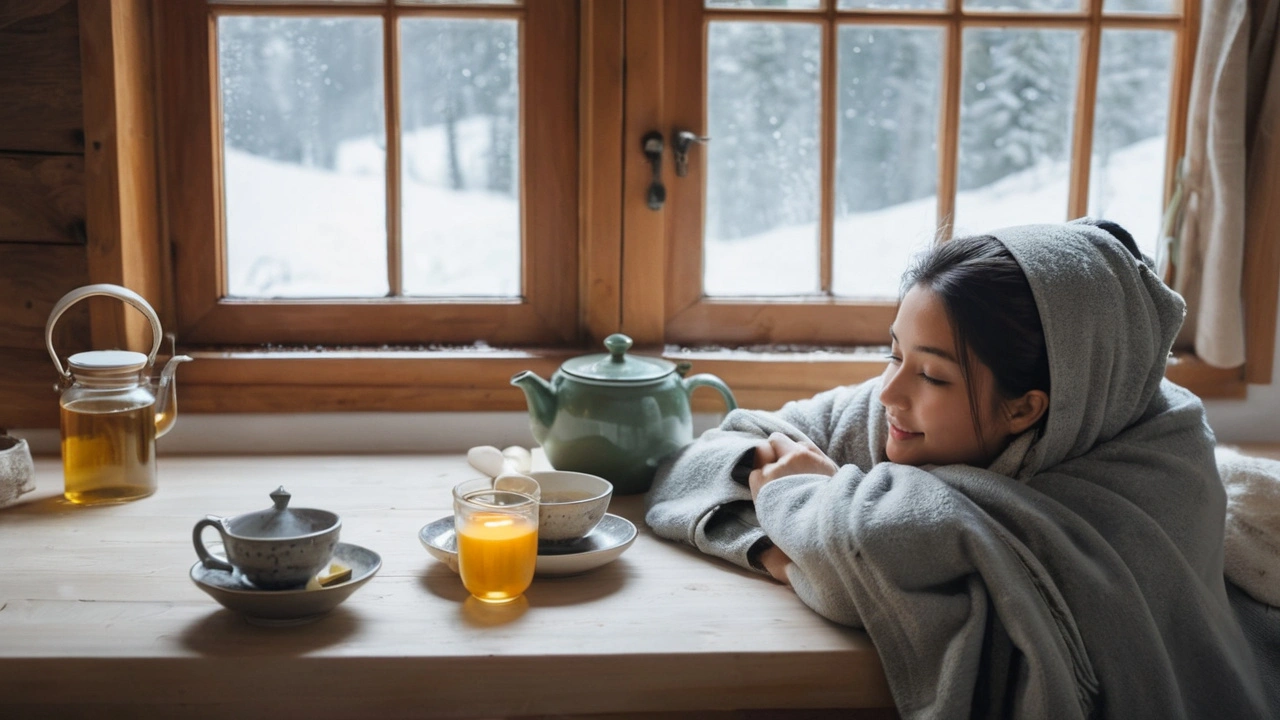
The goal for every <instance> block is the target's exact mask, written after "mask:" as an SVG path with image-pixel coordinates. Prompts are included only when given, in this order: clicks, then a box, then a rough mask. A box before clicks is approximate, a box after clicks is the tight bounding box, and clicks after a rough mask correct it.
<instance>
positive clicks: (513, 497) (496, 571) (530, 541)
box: [453, 478, 538, 603]
mask: <svg viewBox="0 0 1280 720" xmlns="http://www.w3.org/2000/svg"><path fill="white" fill-rule="evenodd" d="M453 528H454V532H455V534H456V535H457V536H458V574H459V575H461V576H462V584H463V585H464V586H465V587H466V588H467V591H468V592H470V593H471V594H472V595H474V596H475V598H476V599H477V600H481V601H483V602H487V603H505V602H510V601H512V600H515V599H516V598H518V597H520V595H521V594H522V593H524V591H525V590H526V589H527V588H528V587H529V584H530V583H532V582H533V570H534V566H535V565H537V562H538V501H537V500H536V499H535V498H534V497H533V496H531V495H528V494H525V493H521V492H515V491H514V490H494V489H493V488H492V487H491V486H490V485H489V481H488V478H484V479H483V481H480V482H477V481H475V480H472V481H468V482H464V483H461V484H459V485H457V486H456V487H454V488H453Z"/></svg>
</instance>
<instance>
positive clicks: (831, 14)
mask: <svg viewBox="0 0 1280 720" xmlns="http://www.w3.org/2000/svg"><path fill="white" fill-rule="evenodd" d="M826 14H827V17H826V21H825V22H824V23H823V27H822V38H823V39H822V81H821V82H822V87H821V91H822V96H821V98H822V99H821V103H822V108H821V112H822V115H821V117H822V122H821V128H820V129H821V132H822V142H821V143H820V147H821V148H822V152H821V155H820V162H821V171H820V172H821V178H822V179H821V188H822V189H821V202H822V207H821V208H820V209H819V212H818V217H819V220H818V242H819V250H818V262H819V269H818V272H819V275H818V277H819V279H820V282H821V286H820V288H821V291H822V294H824V295H829V294H831V272H832V270H831V262H832V258H831V256H832V253H833V243H834V241H835V217H836V214H835V203H836V190H835V182H836V181H835V177H836V153H838V152H840V148H839V146H837V145H836V112H837V110H836V81H837V80H838V79H839V78H838V77H837V76H836V62H837V57H838V53H837V45H836V43H837V42H838V40H839V34H838V26H837V25H836V11H835V0H828V2H827V11H826Z"/></svg>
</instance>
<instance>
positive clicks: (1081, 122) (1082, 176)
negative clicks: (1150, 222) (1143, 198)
mask: <svg viewBox="0 0 1280 720" xmlns="http://www.w3.org/2000/svg"><path fill="white" fill-rule="evenodd" d="M1085 2H1086V5H1087V8H1088V13H1089V24H1088V25H1087V26H1086V27H1085V30H1084V33H1083V34H1082V35H1081V38H1080V75H1079V77H1078V84H1077V85H1076V112H1075V130H1074V132H1073V133H1072V140H1071V180H1070V183H1071V185H1070V189H1069V191H1068V194H1067V219H1070V218H1077V217H1081V216H1083V215H1087V214H1088V212H1089V170H1090V167H1089V163H1090V160H1091V158H1092V157H1093V115H1094V108H1095V106H1096V104H1097V103H1096V102H1095V98H1096V96H1097V93H1098V62H1099V56H1100V55H1101V53H1102V3H1103V0H1085Z"/></svg>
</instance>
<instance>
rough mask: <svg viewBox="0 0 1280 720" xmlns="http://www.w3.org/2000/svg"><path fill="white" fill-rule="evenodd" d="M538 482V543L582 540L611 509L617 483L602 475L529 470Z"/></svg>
mask: <svg viewBox="0 0 1280 720" xmlns="http://www.w3.org/2000/svg"><path fill="white" fill-rule="evenodd" d="M529 475H530V477H532V478H533V479H534V480H537V481H538V486H539V487H540V488H541V493H542V500H541V501H540V502H539V503H538V542H540V543H547V542H550V543H555V542H569V541H573V540H579V539H581V538H583V537H585V536H586V535H587V533H589V532H591V530H592V529H593V528H595V526H596V524H597V523H599V522H600V518H602V517H604V514H605V511H607V510H608V509H609V500H610V498H612V497H613V484H612V483H610V482H609V481H608V480H605V479H604V478H602V477H597V476H595V475H588V474H587V473H580V472H569V471H567V470H539V471H535V472H531V473H529Z"/></svg>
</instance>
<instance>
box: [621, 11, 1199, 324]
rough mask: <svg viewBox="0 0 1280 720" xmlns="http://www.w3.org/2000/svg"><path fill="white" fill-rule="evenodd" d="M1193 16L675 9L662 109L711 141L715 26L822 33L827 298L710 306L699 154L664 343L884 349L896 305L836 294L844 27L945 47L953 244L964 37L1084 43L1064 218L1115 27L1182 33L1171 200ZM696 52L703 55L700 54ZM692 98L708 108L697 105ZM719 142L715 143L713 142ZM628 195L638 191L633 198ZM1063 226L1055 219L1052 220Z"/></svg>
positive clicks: (678, 188)
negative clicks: (1012, 34) (980, 32)
mask: <svg viewBox="0 0 1280 720" xmlns="http://www.w3.org/2000/svg"><path fill="white" fill-rule="evenodd" d="M1187 1H1188V3H1189V6H1188V13H1187V15H1185V16H1184V15H1183V14H1181V13H1174V14H1155V13H1144V14H1117V13H1106V14H1104V13H1103V11H1102V8H1103V0H1082V2H1083V5H1082V8H1081V10H1080V11H1078V12H1060V13H1042V12H1017V11H999V12H997V11H976V10H965V9H964V7H963V5H962V0H948V2H947V8H946V9H945V10H938V11H930V10H921V11H906V10H904V11H896V10H880V9H873V10H866V9H848V10H841V9H837V6H836V2H835V0H832V1H831V2H828V3H826V7H823V8H820V9H815V10H786V9H743V8H724V9H719V8H717V9H703V8H702V7H701V6H700V5H701V4H700V3H688V2H684V1H683V0H667V2H666V11H667V12H666V18H665V23H664V27H663V28H662V33H663V37H662V40H661V42H662V43H663V45H664V49H665V50H666V57H665V65H664V71H665V73H666V75H665V78H666V79H665V83H664V85H663V92H664V97H663V105H664V107H665V108H668V122H667V123H666V125H665V126H664V127H667V128H671V132H673V133H674V132H675V131H676V129H677V128H679V129H690V130H693V131H694V132H697V133H698V134H700V135H703V134H706V132H705V131H706V129H707V128H706V123H707V121H706V115H707V109H706V103H705V98H706V91H705V84H706V79H707V66H706V62H707V60H706V53H705V52H704V51H703V50H702V48H703V47H704V46H705V38H706V36H707V32H708V27H709V25H710V23H712V22H715V21H726V20H727V21H768V22H799V23H805V24H808V25H816V26H818V27H820V28H821V31H822V33H823V60H822V63H821V66H822V71H821V72H822V76H821V81H820V87H821V95H820V102H821V109H820V114H819V117H820V120H819V132H820V136H821V141H822V147H824V148H825V149H826V150H827V151H826V152H823V153H822V154H821V173H820V177H821V182H820V186H821V199H820V205H821V207H820V215H819V219H818V223H817V224H818V228H819V247H820V254H819V258H820V274H819V278H820V281H821V293H822V294H823V295H825V297H819V298H816V299H812V298H768V299H758V300H757V299H739V298H716V297H707V296H705V295H704V294H703V291H702V278H703V247H702V243H701V242H690V239H691V238H698V239H701V238H702V237H703V222H704V207H703V205H704V204H703V202H702V197H701V193H703V192H704V187H705V172H706V163H705V158H706V154H705V153H695V154H694V155H693V156H692V157H691V159H690V162H689V174H688V176H686V177H684V178H680V179H675V180H673V185H672V186H671V187H669V188H668V202H669V203H671V205H672V208H671V210H670V211H669V215H670V225H669V231H668V233H667V243H668V244H667V248H666V254H667V263H666V266H667V272H668V274H667V279H668V285H667V288H666V295H665V298H664V300H665V318H664V338H665V340H666V342H673V343H681V344H695V343H703V342H715V343H726V344H758V343H782V344H789V343H810V344H817V345H826V344H836V345H845V344H850V343H853V344H864V345H872V344H883V343H884V342H885V331H886V328H888V327H889V324H890V323H891V322H892V321H893V317H894V314H895V312H896V309H895V306H896V303H894V302H892V301H883V302H874V301H866V300H853V299H842V298H838V297H835V296H833V295H832V294H831V292H830V289H831V287H832V254H833V252H832V247H833V244H834V224H835V223H834V220H835V212H836V211H835V204H836V203H835V164H836V157H835V147H836V122H835V118H836V117H837V113H838V110H839V108H838V107H837V98H836V94H837V93H836V91H837V88H836V82H837V78H836V72H837V68H836V54H837V52H838V44H837V43H838V36H837V33H838V32H839V30H840V28H842V27H850V26H863V27H865V26H869V25H870V26H877V27H929V28H937V29H939V30H941V31H942V35H943V37H944V38H945V42H944V48H943V61H942V77H941V83H940V84H941V88H940V89H941V94H942V95H941V102H940V103H939V111H940V118H939V122H938V132H939V141H938V158H937V164H938V181H937V189H938V192H937V219H936V220H937V221H936V223H935V226H936V227H938V228H940V230H939V240H942V241H945V240H947V239H949V237H950V234H951V229H952V228H951V218H952V217H953V216H954V212H955V197H956V192H957V171H958V155H959V136H960V103H961V97H960V95H961V92H960V90H961V82H962V77H961V73H962V54H963V52H964V45H963V33H964V31H965V30H966V29H968V28H990V27H1006V28H1027V29H1032V28H1034V29H1053V30H1074V31H1078V32H1079V34H1080V55H1079V65H1078V71H1077V78H1076V83H1077V84H1076V104H1075V114H1074V118H1073V123H1074V125H1073V128H1072V138H1073V141H1072V155H1071V167H1070V172H1071V176H1070V180H1069V184H1068V188H1069V196H1068V199H1067V207H1065V208H1063V210H1064V211H1065V216H1064V217H1063V218H1061V219H1064V220H1065V219H1066V218H1067V217H1080V216H1083V215H1085V214H1086V213H1087V209H1088V183H1089V170H1090V159H1091V151H1092V136H1093V124H1094V106H1095V98H1096V91H1097V85H1098V83H1097V75H1098V64H1099V63H1098V59H1099V56H1100V53H1101V39H1102V33H1103V31H1104V30H1106V29H1112V28H1118V29H1149V30H1163V31H1167V32H1173V33H1174V67H1173V72H1172V75H1173V77H1172V78H1171V83H1170V90H1171V92H1170V98H1169V102H1170V107H1169V131H1168V136H1167V137H1168V139H1167V145H1166V152H1165V155H1166V157H1168V158H1175V160H1174V161H1172V162H1166V171H1165V188H1166V192H1165V197H1166V198H1167V197H1168V196H1169V194H1170V193H1171V191H1172V183H1173V179H1174V167H1175V165H1176V157H1177V156H1179V155H1180V154H1181V148H1182V146H1183V140H1184V138H1185V134H1186V122H1185V118H1186V107H1187V100H1188V98H1187V92H1186V91H1187V88H1188V87H1189V86H1190V76H1191V65H1190V60H1191V59H1192V57H1193V55H1194V42H1192V43H1188V42H1187V41H1186V38H1192V37H1193V33H1192V32H1191V31H1190V30H1189V28H1188V22H1187V20H1188V17H1189V16H1192V15H1194V14H1195V11H1196V9H1197V8H1198V2H1197V0H1187ZM692 48H698V51H697V52H696V53H695V52H694V51H693V50H692ZM689 98H698V99H700V100H699V101H696V102H690V101H689ZM712 142H714V140H713V141H712ZM628 192H629V193H630V194H633V195H634V194H635V192H637V190H635V189H630V190H629V191H628ZM1055 219H1056V218H1046V221H1053V220H1055Z"/></svg>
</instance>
